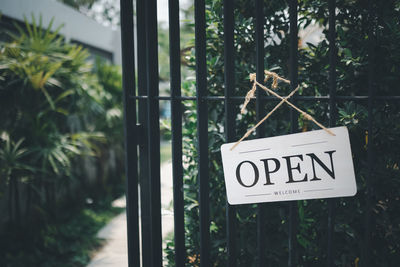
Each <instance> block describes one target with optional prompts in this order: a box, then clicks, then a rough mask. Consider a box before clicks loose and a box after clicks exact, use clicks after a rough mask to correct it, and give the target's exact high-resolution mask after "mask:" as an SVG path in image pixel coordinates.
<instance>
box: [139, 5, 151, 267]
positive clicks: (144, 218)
mask: <svg viewBox="0 0 400 267" xmlns="http://www.w3.org/2000/svg"><path fill="white" fill-rule="evenodd" d="M136 21H137V27H136V29H137V39H138V40H140V41H139V42H137V64H138V95H147V74H146V73H147V62H146V61H147V59H146V54H147V52H146V50H147V45H146V44H147V43H146V28H145V25H146V2H145V1H143V0H137V1H136ZM138 105H139V123H140V124H141V126H142V129H143V130H144V131H145V132H142V133H140V134H141V135H143V137H144V139H145V140H144V141H145V142H144V144H147V142H148V140H147V128H148V125H147V100H146V101H144V100H142V101H139V103H138ZM144 144H143V145H139V155H140V157H139V170H140V172H139V177H140V217H141V230H142V239H141V241H142V255H141V256H142V264H143V266H151V228H150V181H149V161H148V157H149V151H148V147H147V145H144Z"/></svg>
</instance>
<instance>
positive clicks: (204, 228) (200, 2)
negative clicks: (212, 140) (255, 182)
mask: <svg viewBox="0 0 400 267" xmlns="http://www.w3.org/2000/svg"><path fill="white" fill-rule="evenodd" d="M194 17H195V50H196V101H197V140H198V143H197V153H198V155H199V156H198V157H199V160H198V171H199V174H198V177H199V180H200V190H199V194H200V266H201V267H209V266H211V263H210V249H211V248H210V230H209V229H210V207H209V205H210V203H209V184H208V181H209V177H208V176H209V173H208V116H207V113H208V111H207V102H206V99H205V96H206V94H207V65H206V18H205V2H204V0H196V1H195V2H194Z"/></svg>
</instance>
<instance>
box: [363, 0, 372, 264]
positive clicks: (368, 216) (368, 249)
mask: <svg viewBox="0 0 400 267" xmlns="http://www.w3.org/2000/svg"><path fill="white" fill-rule="evenodd" d="M373 5H374V1H372V0H370V1H368V24H369V27H368V28H369V31H368V139H367V140H368V143H367V160H368V174H367V177H366V179H365V186H366V190H365V191H366V192H365V193H366V212H365V234H364V235H365V236H364V239H365V240H364V251H363V254H364V255H363V256H364V257H363V259H362V260H361V263H362V266H366V267H368V266H373V263H372V264H371V256H370V255H371V214H372V212H371V210H372V208H371V194H372V188H371V180H372V179H373V177H374V173H373V172H374V153H373V145H372V144H373V130H374V128H373V127H374V125H373V121H372V119H373V118H372V116H373V105H374V101H373V96H374V74H375V73H374V61H375V36H374V28H375V23H374V21H375V14H374V8H373Z"/></svg>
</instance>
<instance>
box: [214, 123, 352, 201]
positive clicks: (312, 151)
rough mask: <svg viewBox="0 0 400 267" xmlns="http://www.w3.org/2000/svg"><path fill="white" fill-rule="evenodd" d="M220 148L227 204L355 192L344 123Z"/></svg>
mask: <svg viewBox="0 0 400 267" xmlns="http://www.w3.org/2000/svg"><path fill="white" fill-rule="evenodd" d="M330 130H331V131H332V132H333V133H334V134H335V136H332V135H329V134H328V133H326V132H325V131H324V130H317V131H311V132H305V133H297V134H290V135H284V136H277V137H270V138H262V139H255V140H250V141H243V142H241V143H240V145H239V146H237V147H236V148H235V149H233V150H231V148H232V146H233V145H234V143H229V144H224V145H222V146H221V153H222V162H223V168H224V176H225V186H226V192H227V197H228V202H229V203H230V204H231V205H235V204H246V203H259V202H272V201H286V200H300V199H315V198H330V197H344V196H353V195H355V194H356V192H357V186H356V180H355V175H354V167H353V159H352V154H351V148H350V141H349V134H348V131H347V128H346V127H336V128H331V129H330Z"/></svg>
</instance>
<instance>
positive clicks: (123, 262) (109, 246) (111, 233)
mask: <svg viewBox="0 0 400 267" xmlns="http://www.w3.org/2000/svg"><path fill="white" fill-rule="evenodd" d="M172 199H173V192H172V164H171V162H167V163H164V164H163V165H162V166H161V208H162V211H161V212H162V233H163V238H165V237H166V236H167V235H168V234H170V233H171V232H173V229H174V213H173V206H172ZM113 206H116V207H125V197H123V198H120V199H117V200H116V201H114V202H113ZM97 236H98V237H99V238H102V239H105V240H106V242H107V243H106V244H105V245H104V247H103V248H102V249H101V250H100V251H98V252H97V253H96V254H95V255H94V257H93V258H92V261H91V262H90V263H89V265H88V266H87V267H127V266H128V252H127V251H128V249H127V231H126V213H125V212H123V213H121V214H120V215H118V216H117V217H115V218H114V219H112V220H111V222H110V223H109V224H107V225H106V226H105V227H104V228H103V229H101V230H100V231H99V233H98V234H97ZM164 246H165V244H164ZM164 246H163V247H164Z"/></svg>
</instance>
